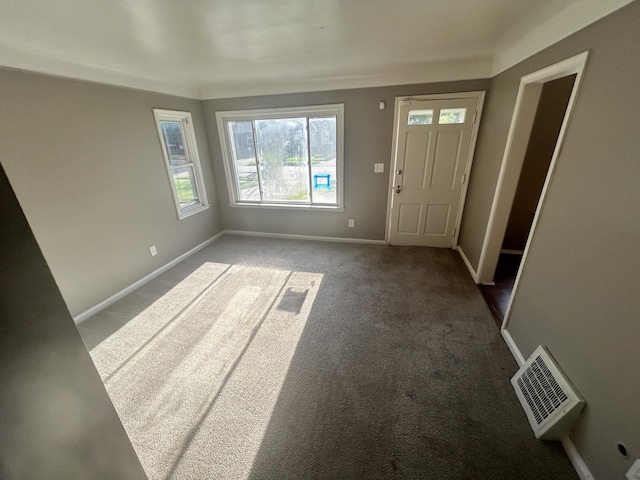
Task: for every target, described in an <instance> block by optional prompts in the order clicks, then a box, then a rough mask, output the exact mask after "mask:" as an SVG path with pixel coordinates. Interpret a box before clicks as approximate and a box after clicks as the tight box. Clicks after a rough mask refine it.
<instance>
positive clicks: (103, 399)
mask: <svg viewBox="0 0 640 480" xmlns="http://www.w3.org/2000/svg"><path fill="white" fill-rule="evenodd" d="M0 225H2V228H1V229H0V385H2V389H1V390H0V412H1V414H0V431H1V432H2V435H1V436H0V478H2V479H3V480H14V479H15V480H19V479H26V478H28V479H51V478H60V479H62V478H65V479H85V478H114V479H115V478H118V479H144V478H146V476H145V474H144V471H143V470H142V466H141V465H140V462H139V461H138V457H137V456H136V454H135V452H134V450H133V447H132V446H131V443H130V442H129V438H128V437H127V434H126V433H125V431H124V428H123V427H122V424H121V423H120V419H119V418H118V415H117V414H116V411H115V409H114V408H113V405H112V404H111V401H110V400H109V397H108V395H107V392H106V390H105V388H104V385H103V384H102V380H101V379H100V376H99V375H98V372H97V371H96V369H95V367H94V365H93V362H92V361H91V357H89V354H88V353H87V350H86V349H85V346H84V344H83V343H82V340H81V338H80V334H79V333H78V330H77V329H76V326H75V324H74V323H73V319H72V318H71V316H70V315H69V312H68V310H67V307H66V306H65V303H64V301H63V299H62V296H61V295H60V291H59V290H58V288H57V286H56V284H55V282H54V280H53V276H52V275H51V272H50V271H49V268H48V267H47V264H46V262H45V260H44V257H43V256H42V253H41V252H40V249H39V248H38V244H37V243H36V240H35V238H34V236H33V234H32V233H31V230H30V228H29V225H28V223H27V220H26V219H25V217H24V215H23V213H22V210H21V209H20V205H19V204H18V201H17V200H16V197H15V196H14V194H13V191H12V190H11V187H10V185H9V182H8V180H7V177H6V176H5V174H4V171H3V170H2V169H1V168H0Z"/></svg>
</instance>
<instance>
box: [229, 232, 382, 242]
mask: <svg viewBox="0 0 640 480" xmlns="http://www.w3.org/2000/svg"><path fill="white" fill-rule="evenodd" d="M224 233H225V234H227V235H245V236H248V237H269V238H285V239H289V240H317V241H320V242H339V243H365V244H370V245H386V243H385V241H384V240H369V239H367V238H345V237H318V236H314V235H296V234H293V233H266V232H247V231H244V230H225V231H224Z"/></svg>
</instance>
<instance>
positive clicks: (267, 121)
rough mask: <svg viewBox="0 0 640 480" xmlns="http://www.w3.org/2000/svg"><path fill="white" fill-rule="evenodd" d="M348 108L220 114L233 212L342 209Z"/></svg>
mask: <svg viewBox="0 0 640 480" xmlns="http://www.w3.org/2000/svg"><path fill="white" fill-rule="evenodd" d="M343 117H344V105H342V104H339V105H320V106H312V107H295V108H277V109H266V110H243V111H229V112H217V113H216V118H217V122H218V133H219V135H220V144H221V147H222V156H223V159H224V167H225V174H226V178H227V185H228V187H229V200H230V203H231V205H232V206H257V207H281V208H283V207H284V208H305V207H307V208H316V209H341V208H342V207H343V203H342V199H343V191H342V190H343V173H342V172H343Z"/></svg>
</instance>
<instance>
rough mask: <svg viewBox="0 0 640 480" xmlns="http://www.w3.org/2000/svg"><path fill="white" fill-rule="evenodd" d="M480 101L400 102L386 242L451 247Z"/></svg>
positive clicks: (475, 97) (477, 98) (453, 99)
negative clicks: (387, 240) (387, 239)
mask: <svg viewBox="0 0 640 480" xmlns="http://www.w3.org/2000/svg"><path fill="white" fill-rule="evenodd" d="M478 102H479V97H477V96H474V97H470V98H450V99H438V100H405V101H401V102H399V110H398V114H397V115H396V125H394V128H395V130H396V136H395V138H396V142H395V162H394V172H393V180H394V182H393V191H392V193H391V195H392V199H391V210H390V212H391V215H390V220H389V222H390V224H389V241H390V243H391V244H392V245H421V246H428V247H448V248H451V247H455V245H454V240H455V238H456V229H457V224H458V221H459V218H458V213H459V209H460V201H461V193H462V189H463V184H464V183H465V182H466V180H467V178H466V177H467V163H468V161H469V152H470V149H471V147H472V145H471V142H472V139H474V138H475V135H474V121H475V118H476V110H477V107H478Z"/></svg>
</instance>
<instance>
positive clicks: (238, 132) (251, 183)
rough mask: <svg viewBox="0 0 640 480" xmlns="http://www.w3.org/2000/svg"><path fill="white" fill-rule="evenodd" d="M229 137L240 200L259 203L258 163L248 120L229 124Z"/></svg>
mask: <svg viewBox="0 0 640 480" xmlns="http://www.w3.org/2000/svg"><path fill="white" fill-rule="evenodd" d="M228 128H229V137H230V138H231V149H232V151H233V160H234V162H235V171H236V172H237V181H238V193H239V197H240V200H252V201H260V187H259V186H258V182H259V181H260V177H258V162H257V161H256V151H255V149H254V148H253V127H252V126H251V121H250V120H243V121H237V122H234V121H232V122H229V124H228Z"/></svg>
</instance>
